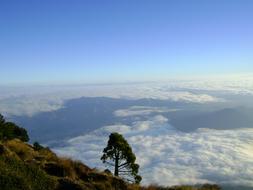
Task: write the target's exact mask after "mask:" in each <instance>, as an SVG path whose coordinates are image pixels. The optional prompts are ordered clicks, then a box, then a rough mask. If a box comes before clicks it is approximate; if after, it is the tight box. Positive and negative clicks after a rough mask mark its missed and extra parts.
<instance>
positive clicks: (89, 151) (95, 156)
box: [54, 107, 253, 187]
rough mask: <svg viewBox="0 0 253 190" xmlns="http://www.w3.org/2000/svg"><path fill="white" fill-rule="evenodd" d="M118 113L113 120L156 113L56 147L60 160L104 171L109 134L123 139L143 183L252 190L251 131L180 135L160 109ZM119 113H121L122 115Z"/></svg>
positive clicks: (73, 139)
mask: <svg viewBox="0 0 253 190" xmlns="http://www.w3.org/2000/svg"><path fill="white" fill-rule="evenodd" d="M133 109H134V110H135V109H136V108H135V107H134V108H133V107H131V108H129V110H127V109H126V110H124V111H122V110H117V111H115V115H117V116H118V117H125V116H126V117H127V116H129V114H130V115H133V114H134V116H141V115H142V114H143V113H144V114H145V115H147V114H148V112H149V113H150V114H151V112H152V113H153V114H154V113H157V114H156V115H155V116H150V118H149V119H145V120H141V119H140V118H141V117H136V120H135V121H133V122H132V124H131V125H124V124H120V123H118V124H115V125H111V126H104V127H102V128H100V129H97V130H95V131H93V132H91V133H88V134H84V135H81V136H78V137H75V138H72V139H69V140H67V141H66V142H65V144H64V146H63V147H55V148H54V151H56V152H57V153H58V154H59V155H64V156H69V157H72V158H75V159H78V160H82V161H83V162H84V163H86V164H88V165H89V166H91V167H96V168H99V169H105V168H106V167H105V166H104V165H103V164H102V162H101V160H100V157H101V155H102V150H103V148H104V147H105V146H106V144H107V140H108V136H109V134H110V133H111V132H119V133H121V134H123V135H124V137H125V138H126V139H127V140H128V142H129V144H130V145H131V146H132V147H133V150H134V152H135V153H136V156H137V162H138V163H139V164H140V173H141V175H142V176H143V184H154V183H155V184H160V185H178V184H199V183H218V184H230V185H231V184H232V185H238V184H239V185H247V186H252V187H253V170H252V166H253V129H240V130H211V129H198V130H197V131H194V132H191V133H183V132H180V131H178V130H176V129H175V128H174V127H173V126H171V125H170V124H169V123H168V122H169V121H168V118H165V117H164V116H163V115H160V113H161V112H163V111H164V108H161V110H159V109H158V108H154V109H153V110H152V109H151V108H150V107H143V108H142V110H141V108H140V107H138V110H139V112H132V110H133ZM119 113H120V114H119Z"/></svg>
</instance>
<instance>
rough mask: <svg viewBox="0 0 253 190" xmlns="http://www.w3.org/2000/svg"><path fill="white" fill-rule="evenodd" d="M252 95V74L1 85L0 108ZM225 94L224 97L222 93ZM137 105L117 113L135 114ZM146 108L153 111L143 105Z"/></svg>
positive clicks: (24, 111) (32, 110)
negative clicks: (88, 99) (104, 99)
mask: <svg viewBox="0 0 253 190" xmlns="http://www.w3.org/2000/svg"><path fill="white" fill-rule="evenodd" d="M230 94H232V95H238V94H239V95H250V96H252V95H253V77H252V75H247V76H239V77H238V76H237V77H216V78H215V79H214V78H211V79H210V78H196V79H187V80H182V79H181V80H170V81H163V82H153V83H151V82H150V83H136V84H134V83H131V84H114V85H109V84H108V85H73V86H32V87H1V93H0V112H2V113H6V114H14V115H29V116H32V115H34V114H36V113H39V112H45V111H54V110H57V109H60V108H62V107H63V106H64V102H65V101H66V100H70V99H75V98H80V97H109V98H122V99H134V100H137V99H143V98H147V99H156V100H168V101H173V102H185V103H197V104H205V103H217V102H224V101H226V99H225V98H227V97H228V96H227V95H230ZM223 96H224V97H225V98H224V97H223ZM138 112H139V113H140V110H138V107H135V108H132V110H129V111H128V113H126V112H124V111H123V110H121V111H119V112H116V113H115V114H116V115H117V116H120V115H123V116H124V114H138ZM142 112H143V113H142V114H145V112H146V113H147V114H148V112H156V110H154V109H153V110H150V111H148V109H146V111H144V110H143V111H142Z"/></svg>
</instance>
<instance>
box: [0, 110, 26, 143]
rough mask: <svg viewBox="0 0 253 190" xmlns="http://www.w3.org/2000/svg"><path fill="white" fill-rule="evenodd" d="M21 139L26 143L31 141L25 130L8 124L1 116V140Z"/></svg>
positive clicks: (10, 123)
mask: <svg viewBox="0 0 253 190" xmlns="http://www.w3.org/2000/svg"><path fill="white" fill-rule="evenodd" d="M15 138H17V139H20V140H22V141H24V142H27V141H29V136H28V134H27V131H26V130H25V129H24V128H21V127H19V126H17V125H16V124H15V123H12V122H6V121H5V119H4V117H3V116H2V115H1V114H0V140H11V139H15Z"/></svg>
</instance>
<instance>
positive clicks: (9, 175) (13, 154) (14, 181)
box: [0, 140, 217, 190]
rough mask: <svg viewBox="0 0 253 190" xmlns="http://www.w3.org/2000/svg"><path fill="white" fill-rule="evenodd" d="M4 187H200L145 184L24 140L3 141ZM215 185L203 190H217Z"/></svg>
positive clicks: (0, 172) (0, 169)
mask: <svg viewBox="0 0 253 190" xmlns="http://www.w3.org/2000/svg"><path fill="white" fill-rule="evenodd" d="M0 187H1V190H175V189H177V190H196V188H193V187H188V186H185V187H173V188H164V187H155V186H154V187H152V186H150V187H141V186H138V185H131V184H127V183H126V182H124V181H123V180H122V179H120V178H116V177H113V176H112V175H110V174H106V173H102V172H98V171H96V170H94V169H90V168H89V167H87V166H85V165H84V164H82V163H81V162H78V161H73V160H70V159H66V158H59V157H57V156H56V155H55V154H54V153H53V152H51V151H50V150H49V149H41V150H35V149H34V148H33V147H32V146H30V145H29V144H26V143H23V142H21V141H20V140H11V141H7V142H4V143H3V142H2V143H1V142H0ZM216 189H217V188H216V187H215V186H207V187H202V188H199V190H216Z"/></svg>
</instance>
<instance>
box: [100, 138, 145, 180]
mask: <svg viewBox="0 0 253 190" xmlns="http://www.w3.org/2000/svg"><path fill="white" fill-rule="evenodd" d="M101 160H102V161H103V163H104V164H107V165H109V166H112V167H114V175H115V176H121V177H123V178H124V179H126V180H127V181H130V182H134V183H140V182H141V180H142V178H141V176H139V175H138V171H139V165H138V164H136V163H135V160H136V157H135V155H134V153H133V152H132V148H131V147H130V145H129V144H128V142H127V141H126V140H125V139H124V137H123V136H122V135H120V134H118V133H112V134H111V135H110V136H109V140H108V144H107V147H106V148H104V151H103V156H102V157H101Z"/></svg>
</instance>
